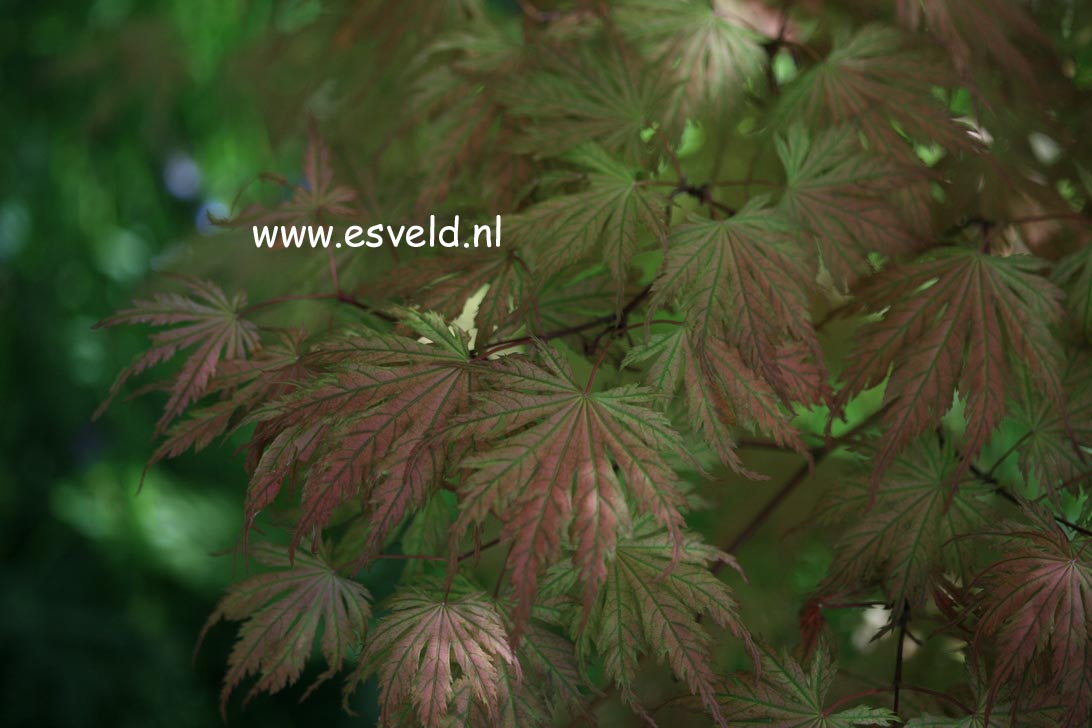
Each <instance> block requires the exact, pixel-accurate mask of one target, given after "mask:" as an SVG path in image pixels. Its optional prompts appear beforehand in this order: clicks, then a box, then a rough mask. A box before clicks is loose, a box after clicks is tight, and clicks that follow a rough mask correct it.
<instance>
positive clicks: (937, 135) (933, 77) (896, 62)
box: [777, 25, 972, 162]
mask: <svg viewBox="0 0 1092 728" xmlns="http://www.w3.org/2000/svg"><path fill="white" fill-rule="evenodd" d="M949 76H950V74H949V73H948V71H947V69H946V68H945V66H944V64H943V63H941V62H938V58H937V57H936V56H935V55H934V54H931V53H929V52H928V51H926V50H922V49H920V48H916V47H914V46H913V44H912V43H911V42H910V40H909V39H908V37H907V36H905V35H904V34H902V33H900V32H899V31H897V30H895V29H893V28H888V27H885V26H881V25H868V26H865V27H863V28H861V29H860V30H859V31H857V33H856V34H855V35H854V36H853V37H852V38H849V39H842V41H841V42H836V43H835V45H834V48H833V50H832V51H831V52H830V55H828V56H827V57H826V58H825V59H824V60H823V61H822V62H821V63H819V64H817V65H815V66H813V67H811V68H809V69H808V70H807V71H805V72H804V73H802V74H801V75H800V76H799V77H798V78H797V79H795V80H794V81H793V82H792V83H790V84H788V86H786V87H785V92H784V94H783V95H782V97H781V102H780V105H779V107H778V112H777V113H778V114H779V116H778V118H779V119H780V120H781V124H782V126H789V125H790V124H791V123H797V121H799V120H801V119H803V120H804V121H805V122H807V123H808V124H809V126H811V127H812V128H822V127H825V126H832V125H841V124H847V125H850V126H852V127H854V128H856V129H859V130H860V132H861V133H862V134H863V135H864V137H865V138H866V139H867V140H868V143H869V145H870V147H871V148H872V149H873V150H874V151H876V152H880V153H883V154H888V155H890V156H893V157H896V158H898V159H901V160H903V161H906V162H916V160H915V155H914V151H913V147H912V145H911V143H910V142H909V141H908V139H907V137H909V138H910V139H913V140H916V141H919V142H928V141H935V142H937V143H939V144H940V145H941V146H943V147H945V148H947V149H962V148H968V147H970V146H971V144H972V139H971V137H970V135H969V134H968V133H967V131H966V130H965V129H963V128H962V127H960V126H959V125H958V124H956V123H955V122H954V121H953V120H952V118H951V116H950V115H949V113H948V110H947V108H946V107H945V105H944V104H943V103H942V102H941V101H939V100H938V99H937V98H936V96H935V95H934V94H933V88H934V87H935V86H937V85H941V86H945V85H948V84H947V83H945V82H946V80H948V77H949ZM892 122H894V123H892Z"/></svg>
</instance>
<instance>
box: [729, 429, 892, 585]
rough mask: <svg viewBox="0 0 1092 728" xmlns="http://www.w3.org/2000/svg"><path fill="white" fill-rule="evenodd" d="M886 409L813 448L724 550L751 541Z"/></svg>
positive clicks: (734, 549) (730, 550) (733, 551)
mask: <svg viewBox="0 0 1092 728" xmlns="http://www.w3.org/2000/svg"><path fill="white" fill-rule="evenodd" d="M884 411H885V410H884V408H880V409H878V410H876V411H875V412H873V413H872V414H871V415H869V416H868V417H867V418H866V419H865V420H864V421H862V422H861V423H859V424H857V425H856V426H854V427H852V428H851V429H849V430H847V431H846V432H843V433H842V434H841V435H839V436H838V437H835V438H831V439H830V441H829V442H828V443H827V444H826V445H824V446H822V447H818V448H815V449H813V450H812V451H811V459H810V460H809V462H806V463H804V464H803V465H801V466H800V468H799V469H797V471H796V472H795V473H793V474H792V476H791V477H790V478H789V479H788V480H787V481H785V483H784V485H782V486H781V488H780V489H778V491H777V492H776V493H774V494H773V496H772V497H771V498H770V499H769V500H768V501H766V505H764V506H762V509H761V510H760V511H759V512H758V513H756V514H755V515H754V516H753V517H752V518H751V520H750V521H749V522H748V523H747V525H746V526H744V527H743V530H742V531H740V533H739V535H737V536H736V537H735V538H734V539H732V541H731V543H729V544H728V545H727V546H725V547H724V550H725V551H727V552H728V553H730V554H731V553H735V552H736V551H738V550H739V549H740V548H741V547H742V546H743V545H744V544H745V543H747V542H748V541H750V540H751V537H752V536H754V535H755V533H756V532H757V531H758V529H759V528H761V527H762V526H763V524H765V523H766V521H767V520H768V519H769V517H770V516H771V515H773V513H774V511H776V510H777V508H778V506H780V505H781V504H782V503H783V502H784V501H785V500H786V499H787V498H788V497H789V496H790V495H792V493H793V491H794V490H796V488H797V487H798V486H799V485H800V484H801V483H803V482H804V481H805V480H806V479H807V477H808V475H809V474H810V473H811V472H812V471H813V470H814V469H815V468H816V467H817V466H818V465H819V463H821V462H822V461H823V460H825V459H826V458H827V456H829V455H830V454H831V453H832V452H834V451H835V450H837V449H838V448H839V447H841V446H842V445H844V444H845V443H847V442H849V441H850V440H852V439H853V438H854V437H856V436H857V435H858V434H859V433H860V432H861V431H862V430H864V429H865V428H867V427H870V426H871V425H872V424H873V423H874V422H875V421H876V420H877V419H878V418H879V417H880V415H881V414H882V413H883V412H884ZM722 568H724V563H723V562H717V563H716V564H714V565H713V567H712V571H713V573H714V574H716V573H718V572H719V571H720V570H721V569H722Z"/></svg>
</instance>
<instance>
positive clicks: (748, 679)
mask: <svg viewBox="0 0 1092 728" xmlns="http://www.w3.org/2000/svg"><path fill="white" fill-rule="evenodd" d="M760 649H761V651H762V672H761V674H760V675H759V676H757V677H756V676H750V675H744V676H741V677H739V678H737V679H735V680H733V681H732V682H731V683H730V684H729V685H728V686H727V687H726V689H725V691H724V692H722V693H721V694H720V695H719V696H718V699H719V700H720V702H721V705H722V706H723V710H724V714H725V716H726V717H727V719H728V720H729V722H730V723H731V725H733V726H738V725H761V726H769V727H770V728H864V727H865V726H869V727H871V726H876V725H892V724H895V723H898V717H897V716H896V715H895V714H894V713H892V712H891V711H889V710H887V709H884V708H868V707H864V706H856V707H852V708H845V709H842V710H839V711H837V712H834V711H833V710H831V709H829V708H827V693H828V692H830V688H831V686H832V685H833V684H834V678H835V677H837V673H838V671H837V668H836V667H835V665H834V663H833V662H832V661H831V659H830V656H829V655H828V654H827V652H826V650H825V649H820V650H818V651H817V652H816V654H815V655H814V656H813V657H812V660H811V663H810V664H809V665H808V666H807V667H806V668H805V667H804V666H801V665H800V664H799V663H798V662H797V661H796V660H794V659H793V658H792V657H791V656H790V655H788V654H787V653H784V652H774V651H773V650H772V649H770V648H768V647H766V646H762V647H761V648H760Z"/></svg>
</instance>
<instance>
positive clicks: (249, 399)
mask: <svg viewBox="0 0 1092 728" xmlns="http://www.w3.org/2000/svg"><path fill="white" fill-rule="evenodd" d="M303 339H304V332H303V331H301V330H299V329H297V330H294V331H289V332H284V333H282V334H281V335H280V338H279V341H277V342H276V343H274V344H272V345H270V346H265V347H261V348H259V349H257V350H256V351H254V352H253V354H252V356H251V358H249V359H227V360H224V361H221V362H220V363H219V364H218V367H217V374H216V376H214V377H212V379H211V380H210V381H209V384H208V387H207V394H208V395H210V396H212V395H216V394H220V395H221V396H222V399H221V400H220V401H219V402H216V403H214V404H211V405H208V406H206V407H201V408H199V409H193V410H190V411H189V412H188V413H187V414H186V416H185V418H183V419H180V420H177V421H175V422H174V424H172V425H171V426H170V427H169V428H168V429H167V432H166V436H165V437H164V440H163V442H162V443H161V444H160V446H159V447H158V448H156V450H155V452H154V453H153V454H152V457H151V458H149V460H148V466H151V465H154V464H155V463H157V462H159V461H160V460H163V459H165V458H174V457H178V456H179V455H181V454H182V453H183V452H185V451H186V450H189V449H190V448H193V450H194V451H195V452H197V451H200V450H202V449H204V448H205V447H207V446H208V445H209V443H211V442H212V441H213V440H214V439H215V438H217V437H219V436H220V435H223V434H224V433H225V432H227V430H228V429H229V428H230V427H231V426H232V425H234V424H235V423H236V421H237V420H238V418H239V413H240V412H243V413H245V412H250V411H252V410H253V409H255V408H257V407H258V406H260V405H261V404H262V403H263V402H264V401H266V400H268V399H272V398H274V397H277V396H280V395H282V394H284V393H286V392H287V391H288V390H289V388H290V387H291V383H292V382H298V381H301V380H302V379H303V378H304V377H305V376H306V371H305V369H304V367H302V366H300V365H299V359H300V356H301V354H302V352H303V348H304V341H303Z"/></svg>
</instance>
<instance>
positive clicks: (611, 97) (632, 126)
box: [502, 45, 674, 162]
mask: <svg viewBox="0 0 1092 728" xmlns="http://www.w3.org/2000/svg"><path fill="white" fill-rule="evenodd" d="M541 65H542V68H541V69H539V70H533V71H530V72H528V73H526V74H525V75H524V76H522V77H521V78H520V79H519V83H518V84H513V85H512V86H511V88H508V89H505V90H504V92H503V94H502V97H503V101H502V102H503V103H504V104H505V105H506V107H507V108H508V109H509V111H510V113H512V114H514V115H515V116H517V117H521V118H523V119H525V120H526V121H525V122H524V124H523V126H522V133H521V134H520V135H519V136H518V137H517V138H516V139H515V140H513V149H515V151H517V152H522V153H527V154H533V155H536V156H540V157H541V156H551V157H553V156H559V155H561V154H563V153H565V152H568V151H569V150H571V149H574V148H576V147H578V146H580V145H581V144H585V143H587V142H596V143H598V144H599V145H600V146H602V147H603V148H604V149H606V150H607V152H609V153H611V154H619V155H621V156H622V157H623V158H624V159H625V160H626V161H629V162H641V161H643V160H645V159H646V158H647V157H648V156H649V155H648V145H647V144H646V142H645V141H644V139H643V138H642V132H644V131H645V130H646V129H649V128H651V126H652V125H653V123H654V122H656V121H657V120H658V117H659V116H660V111H661V110H662V109H663V106H664V103H663V102H664V101H665V100H666V99H667V97H668V94H669V92H670V88H669V86H668V85H667V83H666V82H665V80H664V79H663V78H662V73H661V72H660V71H659V70H658V69H657V68H649V67H648V66H646V65H644V64H642V63H641V62H640V60H639V59H638V58H636V57H634V55H633V53H632V52H630V51H628V50H627V49H624V48H620V47H618V46H616V45H611V46H610V47H609V48H606V49H604V50H602V52H600V53H592V52H590V50H589V48H588V46H587V45H579V46H576V47H566V48H564V49H559V50H558V51H555V52H552V53H550V54H548V55H545V56H544V57H543V58H542V60H541ZM673 131H674V130H673V129H664V133H666V134H667V135H668V136H669V137H673V136H674V134H673Z"/></svg>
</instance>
